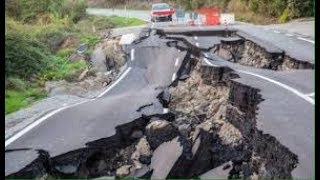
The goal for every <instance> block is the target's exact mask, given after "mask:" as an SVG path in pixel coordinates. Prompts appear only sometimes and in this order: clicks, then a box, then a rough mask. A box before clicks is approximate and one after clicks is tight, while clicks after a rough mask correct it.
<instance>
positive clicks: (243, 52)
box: [216, 39, 314, 71]
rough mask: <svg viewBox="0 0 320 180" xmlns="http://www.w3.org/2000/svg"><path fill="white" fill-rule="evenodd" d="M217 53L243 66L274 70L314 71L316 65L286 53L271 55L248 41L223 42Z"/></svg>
mask: <svg viewBox="0 0 320 180" xmlns="http://www.w3.org/2000/svg"><path fill="white" fill-rule="evenodd" d="M216 53H217V54H218V55H219V56H221V57H223V58H224V59H226V60H229V61H231V62H235V63H239V64H242V65H247V66H253V67H257V68H264V69H272V70H280V71H281V70H290V69H314V64H311V63H309V62H306V61H300V60H297V59H294V58H292V57H290V56H288V55H286V54H285V53H284V52H275V53H270V52H268V51H266V49H265V48H263V47H261V46H260V45H258V44H256V43H254V42H252V41H250V40H246V39H238V40H235V41H221V44H220V45H219V46H218V48H217V49H216Z"/></svg>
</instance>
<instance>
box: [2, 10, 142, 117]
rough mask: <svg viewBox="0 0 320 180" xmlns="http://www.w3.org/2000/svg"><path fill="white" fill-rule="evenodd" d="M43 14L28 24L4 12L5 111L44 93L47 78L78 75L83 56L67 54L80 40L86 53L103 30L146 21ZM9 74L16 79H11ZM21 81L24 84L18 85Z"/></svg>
mask: <svg viewBox="0 0 320 180" xmlns="http://www.w3.org/2000/svg"><path fill="white" fill-rule="evenodd" d="M46 18H47V19H46V20H47V21H48V22H47V23H43V22H42V20H39V21H36V23H32V24H31V23H23V22H20V21H18V20H15V19H14V18H11V17H7V16H6V29H5V30H6V84H8V85H6V89H5V113H6V114H9V113H12V112H15V111H17V110H20V109H22V108H24V107H27V106H29V105H31V104H32V103H33V102H35V101H37V100H40V99H42V98H44V97H46V96H47V93H46V91H45V90H44V87H45V86H44V85H45V82H46V81H51V80H67V81H73V80H74V79H77V77H78V75H79V74H80V73H81V72H82V71H83V70H84V69H86V68H87V64H86V62H85V61H84V59H83V58H75V59H73V60H68V57H69V56H70V55H72V54H73V53H74V52H75V51H76V48H77V47H78V46H79V45H80V44H82V43H85V44H87V45H88V49H87V52H86V53H85V54H86V55H87V56H90V53H91V52H92V50H93V49H94V47H95V45H96V44H97V43H99V42H100V41H101V37H100V33H101V32H102V31H105V30H107V29H110V28H119V27H128V26H136V25H142V24H145V22H144V21H142V20H140V19H136V18H129V19H126V18H124V17H118V16H107V17H106V16H84V17H82V18H81V19H80V20H79V21H78V22H76V23H74V22H72V21H70V20H69V19H67V18H56V17H55V16H51V15H48V16H46ZM8 38H11V39H10V41H7V39H8ZM38 43H40V44H42V45H44V46H43V47H42V46H40V45H38ZM17 47H19V48H17ZM40 47H41V48H40ZM44 55H45V56H44ZM26 60H27V61H26ZM17 62H19V63H17ZM22 69H23V70H24V71H22ZM20 72H21V73H20ZM26 72H27V73H26ZM12 77H15V79H17V80H16V81H11V80H12ZM10 78H11V80H10ZM7 82H8V83H7ZM21 84H24V85H23V86H24V88H17V87H19V86H21Z"/></svg>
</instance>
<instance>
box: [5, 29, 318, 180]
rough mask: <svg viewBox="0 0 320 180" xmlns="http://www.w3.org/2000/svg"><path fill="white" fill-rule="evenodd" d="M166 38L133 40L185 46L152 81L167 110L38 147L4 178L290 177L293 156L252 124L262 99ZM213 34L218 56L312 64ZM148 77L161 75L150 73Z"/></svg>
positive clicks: (230, 73) (267, 63) (226, 71)
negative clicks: (77, 140)
mask: <svg viewBox="0 0 320 180" xmlns="http://www.w3.org/2000/svg"><path fill="white" fill-rule="evenodd" d="M173 36H174V35H168V36H166V34H163V33H160V36H158V35H157V34H155V35H152V34H151V35H150V37H148V38H147V36H146V35H143V38H140V40H138V41H136V42H135V44H136V45H139V44H140V43H141V42H144V41H147V40H148V39H149V41H151V40H150V38H152V41H151V42H153V41H154V42H157V43H160V44H161V43H162V44H164V46H166V48H168V47H169V48H174V49H175V51H185V52H186V54H185V56H184V59H183V60H182V62H181V64H180V66H179V68H178V70H177V73H176V78H173V79H172V80H173V82H172V83H171V84H168V85H167V86H165V87H160V88H161V89H163V91H162V92H161V93H160V94H158V96H157V98H158V99H159V101H160V103H161V104H162V105H163V107H164V108H168V109H169V112H168V113H164V114H154V115H148V116H147V115H142V117H140V118H137V119H134V120H132V121H129V122H128V123H125V124H121V125H118V126H116V127H115V129H116V134H115V135H113V136H111V137H105V138H101V139H97V140H95V141H91V142H88V143H87V144H86V147H85V148H81V149H75V150H73V151H70V152H68V153H65V154H61V155H59V156H55V157H51V156H50V154H49V153H48V152H47V151H45V150H38V151H37V152H38V153H39V156H38V158H37V159H36V160H34V161H33V162H32V163H30V164H29V165H27V166H26V167H24V168H23V169H21V170H19V171H18V172H16V173H13V174H10V175H8V176H7V177H6V178H13V177H23V178H35V177H42V178H45V179H48V178H50V177H54V178H95V177H102V176H105V177H127V176H134V177H140V178H155V179H164V178H197V177H200V178H201V177H202V178H205V177H208V176H209V177H212V176H215V175H217V174H220V175H222V176H224V177H228V178H243V179H257V178H262V177H267V178H292V175H291V172H292V171H293V169H294V168H295V167H296V166H297V164H298V156H297V155H296V154H294V153H293V152H291V151H290V149H288V148H287V147H286V146H284V145H282V144H281V143H280V142H279V141H278V140H277V139H276V138H275V137H273V136H272V135H270V134H265V133H264V132H263V131H261V130H260V129H258V128H257V122H256V121H257V118H256V114H257V110H258V104H259V103H260V102H261V101H263V99H262V98H263V97H261V94H260V93H259V90H258V89H256V88H253V87H250V86H248V85H245V84H242V83H240V82H237V81H234V79H237V78H239V75H238V74H237V73H236V71H234V70H233V69H231V68H229V67H227V66H217V67H214V66H209V65H208V64H206V63H205V62H204V61H202V59H203V57H202V55H201V52H202V51H201V50H200V49H199V48H197V47H196V46H194V45H192V43H190V42H188V40H186V38H183V37H181V36H177V37H175V38H174V37H173ZM217 36H218V37H219V38H223V39H224V40H222V41H221V44H219V45H218V48H217V49H216V50H215V51H214V52H215V53H217V54H218V55H220V56H221V57H223V58H225V59H226V60H233V61H235V62H239V63H242V64H247V65H255V64H256V63H257V62H259V65H257V66H256V67H260V68H268V69H273V70H279V69H291V68H293V69H295V68H312V67H311V66H309V65H284V64H286V63H285V61H286V60H285V59H286V58H285V56H284V54H283V53H281V54H279V56H281V58H279V56H278V55H276V56H275V55H272V54H271V55H270V54H268V53H266V52H265V51H264V50H263V49H262V48H260V47H257V45H256V44H254V43H253V42H251V41H246V40H241V39H234V37H229V39H228V38H227V37H223V36H224V34H221V33H220V34H218V35H217ZM228 36H232V35H230V34H229V35H228ZM152 44H153V43H151V44H148V43H147V45H146V47H145V48H147V49H149V50H146V53H147V51H152V50H150V47H151V49H152V48H153V47H154V46H152ZM134 46H135V45H134ZM158 48H159V47H158ZM160 48H162V47H161V46H160ZM150 53H151V52H150ZM228 53H229V54H228ZM151 55H152V53H151ZM287 59H288V58H287ZM275 61H276V62H275ZM289 61H291V60H289ZM148 63H152V62H148ZM141 68H142V67H141ZM145 68H146V69H147V71H146V72H147V73H148V72H150V71H153V70H155V69H152V67H151V69H149V68H150V67H149V66H148V65H147V64H146V67H145ZM149 81H150V82H152V81H153V83H155V82H157V81H161V80H160V79H157V77H152V78H150V79H149ZM159 84H164V83H159ZM158 88H159V87H158ZM156 89H157V87H156ZM149 106H153V103H148V104H145V105H142V106H140V107H139V108H138V109H137V111H138V112H140V111H141V110H143V109H144V108H148V107H149ZM13 151H14V150H13ZM20 151H29V149H25V150H23V149H22V150H20ZM6 153H10V152H6ZM212 170H213V171H214V172H213V174H210V171H212Z"/></svg>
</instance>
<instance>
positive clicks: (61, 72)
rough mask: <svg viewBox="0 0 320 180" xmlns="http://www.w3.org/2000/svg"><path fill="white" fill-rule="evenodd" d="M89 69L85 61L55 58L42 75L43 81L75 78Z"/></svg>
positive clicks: (52, 58)
mask: <svg viewBox="0 0 320 180" xmlns="http://www.w3.org/2000/svg"><path fill="white" fill-rule="evenodd" d="M86 67H87V64H86V62H84V61H74V62H73V61H68V60H67V59H66V58H60V57H56V56H53V57H51V62H50V64H49V65H48V67H47V68H46V69H45V71H44V72H43V75H42V78H41V79H42V80H45V81H48V80H61V79H66V78H69V77H70V76H73V75H74V74H75V73H77V72H78V71H82V70H84V69H85V68H86Z"/></svg>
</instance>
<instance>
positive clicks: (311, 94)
mask: <svg viewBox="0 0 320 180" xmlns="http://www.w3.org/2000/svg"><path fill="white" fill-rule="evenodd" d="M305 96H314V92H313V93H310V94H305Z"/></svg>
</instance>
